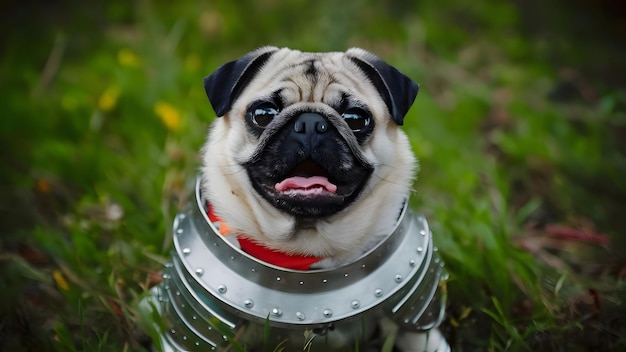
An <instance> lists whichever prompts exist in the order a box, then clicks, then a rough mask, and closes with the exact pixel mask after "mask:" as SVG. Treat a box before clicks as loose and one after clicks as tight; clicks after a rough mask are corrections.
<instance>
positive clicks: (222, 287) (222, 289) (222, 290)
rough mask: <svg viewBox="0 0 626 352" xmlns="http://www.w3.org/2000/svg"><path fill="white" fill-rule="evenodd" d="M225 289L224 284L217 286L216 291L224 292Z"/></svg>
mask: <svg viewBox="0 0 626 352" xmlns="http://www.w3.org/2000/svg"><path fill="white" fill-rule="evenodd" d="M227 290H228V289H227V288H226V286H224V285H219V286H217V292H219V293H226V291H227Z"/></svg>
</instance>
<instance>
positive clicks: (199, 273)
mask: <svg viewBox="0 0 626 352" xmlns="http://www.w3.org/2000/svg"><path fill="white" fill-rule="evenodd" d="M196 275H198V276H202V275H204V269H202V268H198V269H196Z"/></svg>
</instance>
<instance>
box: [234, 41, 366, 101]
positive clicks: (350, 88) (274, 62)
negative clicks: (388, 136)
mask: <svg viewBox="0 0 626 352" xmlns="http://www.w3.org/2000/svg"><path fill="white" fill-rule="evenodd" d="M280 54H283V53H278V54H277V55H274V56H273V57H272V58H271V59H270V60H269V61H268V62H267V63H266V64H265V65H264V66H263V67H262V68H261V70H260V71H259V73H258V74H257V75H256V77H255V79H254V80H253V81H252V82H251V84H250V85H249V86H248V87H246V89H245V91H244V92H243V94H242V96H245V99H244V100H247V101H248V102H249V101H250V100H254V99H257V98H262V97H269V96H272V95H280V98H281V100H283V101H284V102H285V103H286V104H292V103H295V102H322V103H326V104H329V103H330V102H334V101H336V100H338V99H342V97H346V96H350V97H354V98H356V99H365V97H367V96H370V97H371V96H373V95H372V94H374V96H377V93H376V91H375V89H374V87H373V86H372V85H371V84H367V82H368V81H369V80H368V78H367V77H366V76H365V74H364V73H363V72H361V70H360V69H359V68H358V67H357V66H356V65H355V64H354V63H353V62H352V61H351V60H350V59H348V58H347V57H346V56H345V55H344V54H343V53H301V52H298V51H292V52H289V53H286V54H283V55H280Z"/></svg>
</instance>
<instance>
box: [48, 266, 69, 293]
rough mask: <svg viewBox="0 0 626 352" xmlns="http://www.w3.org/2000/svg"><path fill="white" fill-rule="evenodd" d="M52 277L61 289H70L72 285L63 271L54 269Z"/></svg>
mask: <svg viewBox="0 0 626 352" xmlns="http://www.w3.org/2000/svg"><path fill="white" fill-rule="evenodd" d="M52 278H53V279H54V282H56V284H57V286H58V287H59V288H60V289H62V290H64V291H67V290H69V289H70V285H68V283H67V281H65V278H64V277H63V273H61V270H59V269H55V270H54V271H52Z"/></svg>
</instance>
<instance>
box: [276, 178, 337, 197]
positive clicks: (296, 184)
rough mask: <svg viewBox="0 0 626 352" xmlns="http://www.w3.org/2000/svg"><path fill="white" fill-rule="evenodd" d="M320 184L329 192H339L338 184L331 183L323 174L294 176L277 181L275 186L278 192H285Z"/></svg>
mask: <svg viewBox="0 0 626 352" xmlns="http://www.w3.org/2000/svg"><path fill="white" fill-rule="evenodd" d="M314 186H319V187H324V188H325V189H326V190H327V191H328V192H331V193H335V192H337V186H336V185H334V184H332V183H330V182H329V181H328V178H326V177H323V176H313V177H301V176H294V177H289V178H286V179H284V180H283V181H281V182H279V183H277V184H276V185H275V186H274V188H275V189H276V190H277V191H278V192H283V191H286V190H289V189H298V190H306V189H308V188H311V187H314Z"/></svg>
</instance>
